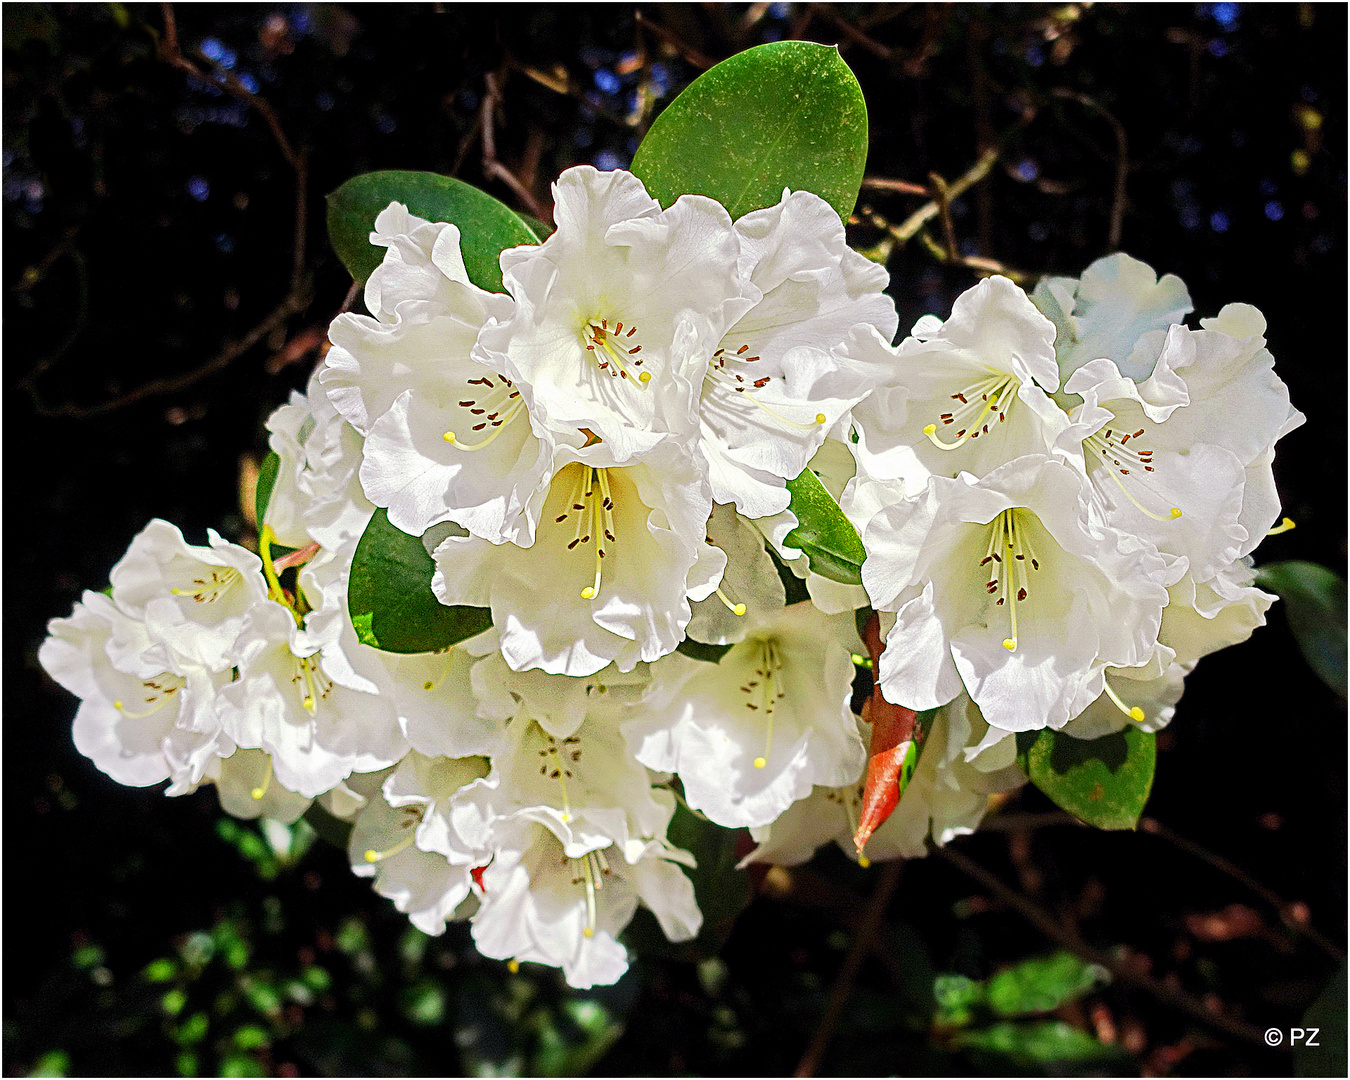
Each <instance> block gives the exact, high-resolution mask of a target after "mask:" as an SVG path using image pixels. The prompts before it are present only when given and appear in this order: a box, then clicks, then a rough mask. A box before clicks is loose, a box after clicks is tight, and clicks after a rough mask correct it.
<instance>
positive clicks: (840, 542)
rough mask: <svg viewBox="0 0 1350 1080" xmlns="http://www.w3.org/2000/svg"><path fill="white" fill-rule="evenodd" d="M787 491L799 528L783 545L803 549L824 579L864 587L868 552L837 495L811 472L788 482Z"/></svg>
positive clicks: (805, 470) (789, 507)
mask: <svg viewBox="0 0 1350 1080" xmlns="http://www.w3.org/2000/svg"><path fill="white" fill-rule="evenodd" d="M787 489H788V492H789V493H790V494H791V496H792V501H791V502H790V503H788V509H789V510H791V511H792V512H793V513H794V514H795V515H797V527H796V528H795V529H793V530H792V531H791V532H790V533H788V534H787V536H786V538H785V539H784V540H783V543H784V544H785V545H786V546H787V547H795V548H800V549H801V550H802V551H803V552H804V553H805V554H806V557H807V559H808V560H809V561H810V563H811V569H812V570H814V571H815V572H816V573H817V574H820V575H821V576H822V577H827V578H829V579H830V580H831V581H840V582H843V583H844V584H845V585H861V584H862V564H863V560H864V559H865V558H867V552H866V551H864V550H863V543H862V539H861V538H860V537H859V536H858V530H857V529H855V528H854V527H853V523H852V522H851V521H849V519H848V518H846V517H845V516H844V512H843V511H842V510H840V509H839V504H838V503H837V502H835V501H834V496H833V495H831V494H830V493H829V492H828V491H826V490H825V485H824V484H822V483H821V482H820V477H818V476H816V474H815V473H813V472H812V471H811V470H810V469H803V470H802V474H801V476H799V477H797V479H795V480H789V481H788V482H787Z"/></svg>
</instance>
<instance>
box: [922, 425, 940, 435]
mask: <svg viewBox="0 0 1350 1080" xmlns="http://www.w3.org/2000/svg"><path fill="white" fill-rule="evenodd" d="M936 431H937V425H936V424H927V425H925V427H924V429H923V433H924V434H925V435H932V434H934V433H936Z"/></svg>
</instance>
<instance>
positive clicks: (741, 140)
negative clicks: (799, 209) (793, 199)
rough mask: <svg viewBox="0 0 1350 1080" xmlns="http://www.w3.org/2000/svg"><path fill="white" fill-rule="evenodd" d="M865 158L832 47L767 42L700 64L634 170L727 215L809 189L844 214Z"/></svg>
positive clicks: (655, 189) (857, 104)
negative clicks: (705, 199)
mask: <svg viewBox="0 0 1350 1080" xmlns="http://www.w3.org/2000/svg"><path fill="white" fill-rule="evenodd" d="M866 160H867V106H866V104H865V103H864V101H863V95H862V90H861V89H860V88H859V86H858V80H857V79H855V78H854V77H853V72H851V71H850V70H849V69H848V65H847V64H845V63H844V61H843V60H842V59H841V58H840V56H839V50H838V49H836V48H833V47H831V46H825V45H816V44H813V43H812V42H809V41H775V42H772V43H770V44H768V45H759V46H756V47H755V48H753V49H748V50H746V51H745V52H743V53H738V54H737V55H735V56H733V57H730V58H729V59H727V60H723V61H722V62H721V63H720V64H718V65H716V66H715V67H713V68H710V69H709V70H708V71H705V72H704V73H703V74H702V75H700V76H699V77H698V78H697V79H695V80H694V81H693V82H692V83H690V84H689V86H688V87H686V88H685V90H684V91H683V92H682V93H681V94H680V95H679V97H677V98H676V99H675V100H674V101H673V102H671V103H670V105H669V107H667V108H666V110H665V111H664V112H662V113H661V115H660V116H658V117H657V118H656V121H655V122H654V123H653V124H652V126H651V130H650V131H648V132H647V137H646V138H645V139H643V140H642V145H641V146H639V147H638V149H637V153H636V154H635V155H634V156H633V166H632V168H633V172H634V173H636V174H637V175H638V176H639V177H641V178H642V181H643V183H645V184H646V185H647V190H648V191H649V192H650V193H651V194H652V196H653V197H654V198H655V199H656V200H657V201H658V202H660V203H661V205H662V206H669V205H670V204H671V203H673V202H674V201H675V200H676V199H677V198H679V197H680V196H681V195H685V194H697V195H707V196H710V197H711V198H714V199H716V200H717V201H718V202H720V203H721V204H722V205H723V206H725V207H726V208H727V210H728V212H730V214H731V216H732V217H733V218H738V217H740V216H741V215H742V214H748V213H749V212H750V211H751V210H759V209H761V208H762V207H765V206H773V205H775V204H776V203H777V202H778V201H779V200H780V199H781V198H782V197H783V188H785V187H788V188H791V189H792V190H794V191H812V192H815V194H817V195H819V196H820V197H821V198H823V199H825V200H826V201H827V202H828V203H829V204H830V205H831V206H833V207H834V208H835V210H836V211H837V212H838V213H839V216H840V218H842V219H844V220H847V219H848V216H849V214H850V213H852V212H853V204H854V203H855V202H856V201H857V198H858V188H859V186H860V185H861V184H862V177H863V165H864V164H865V163H866Z"/></svg>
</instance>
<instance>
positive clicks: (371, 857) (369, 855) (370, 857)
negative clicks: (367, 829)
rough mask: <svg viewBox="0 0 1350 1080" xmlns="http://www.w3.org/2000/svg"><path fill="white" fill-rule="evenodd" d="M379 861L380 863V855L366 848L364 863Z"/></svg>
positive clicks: (372, 849)
mask: <svg viewBox="0 0 1350 1080" xmlns="http://www.w3.org/2000/svg"><path fill="white" fill-rule="evenodd" d="M379 861H380V853H379V852H378V851H376V850H375V849H374V848H368V849H367V850H366V862H379Z"/></svg>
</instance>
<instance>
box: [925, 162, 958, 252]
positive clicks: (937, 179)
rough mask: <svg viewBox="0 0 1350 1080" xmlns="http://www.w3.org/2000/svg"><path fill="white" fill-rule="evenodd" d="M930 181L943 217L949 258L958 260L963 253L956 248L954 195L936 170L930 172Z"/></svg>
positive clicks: (943, 232) (943, 231)
mask: <svg viewBox="0 0 1350 1080" xmlns="http://www.w3.org/2000/svg"><path fill="white" fill-rule="evenodd" d="M928 182H929V183H930V184H932V185H933V197H934V198H935V199H936V200H937V204H938V216H939V217H940V218H941V219H942V236H943V239H945V240H946V242H947V260H948V261H949V262H956V260H957V259H958V258H959V257H960V254H961V253H960V252H959V251H957V250H956V226H955V225H954V224H953V223H952V197H951V193H950V192H949V191H948V190H947V181H946V180H944V179H942V177H941V176H939V175H938V174H937V173H935V172H934V173H929V174H928Z"/></svg>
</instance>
